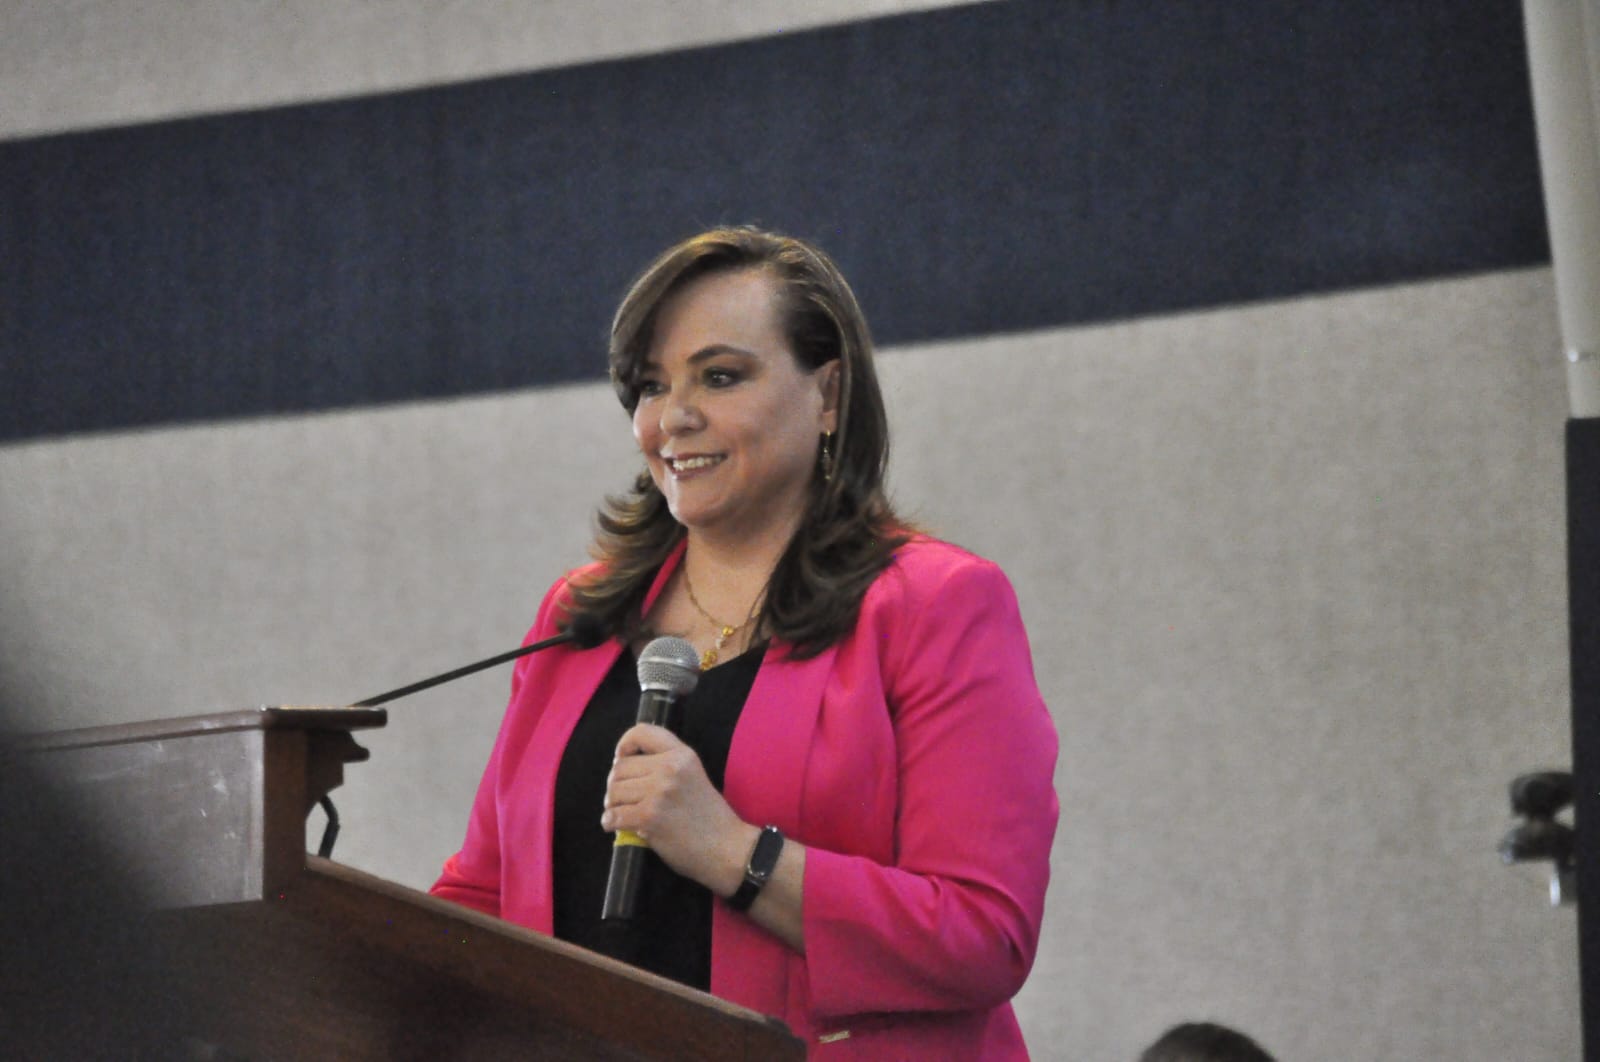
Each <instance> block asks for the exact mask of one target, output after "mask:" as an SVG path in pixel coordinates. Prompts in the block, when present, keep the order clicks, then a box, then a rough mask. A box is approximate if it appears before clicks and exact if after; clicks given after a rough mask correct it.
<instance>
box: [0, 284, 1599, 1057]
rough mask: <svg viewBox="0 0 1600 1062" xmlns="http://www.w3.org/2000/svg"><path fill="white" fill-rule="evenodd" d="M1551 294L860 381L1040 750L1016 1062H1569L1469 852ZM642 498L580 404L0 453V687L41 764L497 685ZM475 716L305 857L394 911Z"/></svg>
mask: <svg viewBox="0 0 1600 1062" xmlns="http://www.w3.org/2000/svg"><path fill="white" fill-rule="evenodd" d="M1552 297H1553V296H1552V291H1551V281H1550V275H1549V272H1548V271H1547V270H1532V271H1523V272H1514V273H1507V274H1498V275H1491V276H1484V277H1477V278H1470V279H1465V280H1454V281H1445V282H1439V283H1431V284H1423V285H1415V286H1409V287H1403V288H1394V289H1388V290H1381V291H1363V292H1356V293H1350V294H1343V295H1338V296H1331V297H1323V298H1314V299H1305V300H1298V301H1294V302H1289V303H1282V304H1274V305H1264V306H1254V307H1246V308H1236V309H1227V310H1218V311H1214V312H1208V313H1201V314H1193V315H1184V316H1180V317H1172V318H1163V319H1151V320H1144V321H1137V322H1130V323H1124V324H1116V325H1111V326H1104V327H1095V328H1085V329H1075V330H1066V331H1056V332H1047V333H1038V334H1029V335H1016V336H1009V337H1000V338H995V339H990V340H984V341H975V342H968V343H953V344H948V345H941V346H938V347H925V348H920V349H916V350H901V351H892V352H889V353H887V354H886V355H885V356H884V358H883V372H884V377H885V381H886V387H887V390H888V394H889V401H890V403H891V414H892V417H893V419H894V424H895V430H896V435H895V455H894V458H893V461H892V481H893V484H894V488H895V491H896V494H897V497H898V498H899V499H900V501H901V502H902V503H903V504H904V506H905V507H906V508H907V510H908V511H910V512H911V513H913V514H914V515H916V516H917V517H919V518H920V519H922V520H923V521H925V522H926V523H927V524H928V525H929V526H930V527H931V529H933V530H934V531H936V532H938V533H941V534H943V535H944V536H946V537H948V538H951V539H953V540H955V541H957V542H960V543H962V544H964V545H967V546H969V547H970V548H972V549H975V550H977V551H979V552H981V553H984V554H986V555H988V556H991V557H993V558H995V559H996V560H998V561H999V562H1001V563H1002V564H1003V565H1004V566H1005V568H1006V570H1007V571H1008V572H1009V573H1010V575H1011V577H1012V579H1013V581H1014V582H1015V584H1016V586H1017V588H1018V591H1019V594H1020V597H1021V601H1022V606H1023V611H1024V614H1025V616H1026V618H1027V620H1028V623H1029V629H1030V635H1031V638H1032V641H1033V650H1034V655H1035V661H1036V666H1037V670H1038V674H1039V679H1040V683H1041V685H1042V687H1043V689H1044V691H1045V694H1046V699H1047V700H1048V702H1049V703H1050V705H1051V707H1052V710H1053V712H1054V714H1055V717H1056V720H1057V724H1058V727H1059V729H1060V731H1061V735H1062V749H1063V753H1062V758H1061V763H1060V769H1059V772H1058V777H1057V784H1058V788H1059V790H1060V794H1061V798H1062V805H1063V817H1062V826H1061V832H1060V834H1059V836H1058V838H1057V842H1056V846H1055V850H1054V854H1053V864H1054V868H1055V876H1054V879H1053V882H1052V885H1051V893H1050V898H1049V910H1048V916H1047V919H1046V925H1045V936H1044V947H1043V951H1042V953H1041V955H1040V958H1039V962H1038V966H1037V969H1036V971H1035V974H1034V976H1033V978H1032V979H1031V980H1030V982H1029V984H1028V986H1027V987H1026V989H1025V990H1024V992H1023V995H1022V997H1021V1000H1020V1002H1019V1009H1020V1011H1021V1013H1022V1015H1023V1019H1024V1024H1025V1028H1026V1030H1027V1032H1028V1035H1029V1037H1030V1040H1031V1042H1032V1043H1033V1044H1034V1045H1035V1047H1036V1052H1037V1054H1038V1056H1039V1057H1041V1058H1053V1057H1072V1058H1108V1059H1109V1058H1127V1057H1133V1055H1135V1054H1136V1053H1137V1049H1138V1047H1139V1046H1140V1045H1141V1044H1142V1043H1143V1042H1146V1041H1148V1040H1149V1039H1151V1038H1153V1037H1154V1036H1155V1034H1156V1033H1157V1032H1159V1031H1160V1029H1161V1028H1162V1027H1164V1026H1165V1025H1167V1024H1170V1023H1171V1022H1174V1021H1177V1020H1180V1019H1185V1018H1194V1017H1213V1018H1219V1019H1221V1020H1224V1021H1229V1022H1233V1023H1236V1024H1238V1025H1240V1026H1241V1027H1243V1028H1246V1029H1248V1030H1251V1031H1252V1032H1254V1033H1257V1034H1259V1035H1260V1037H1261V1038H1262V1039H1263V1040H1264V1042H1266V1043H1267V1044H1268V1045H1269V1046H1271V1047H1273V1048H1274V1049H1275V1050H1277V1051H1278V1052H1280V1053H1281V1055H1282V1057H1284V1058H1286V1059H1287V1058H1294V1059H1300V1060H1318V1059H1326V1060H1329V1062H1333V1060H1338V1059H1349V1058H1407V1059H1410V1058H1418V1059H1422V1058H1428V1059H1432V1058H1452V1059H1481V1060H1484V1062H1488V1060H1499V1059H1505V1058H1513V1057H1514V1058H1519V1059H1526V1060H1542V1059H1550V1060H1555V1059H1565V1058H1571V1057H1574V1056H1575V1055H1576V1054H1577V1045H1578V1029H1577V982H1576V975H1575V965H1576V963H1575V959H1576V949H1575V941H1574V923H1573V916H1572V912H1571V911H1551V910H1548V909H1547V908H1546V907H1545V900H1544V896H1543V883H1542V881H1541V880H1540V878H1539V877H1538V875H1537V874H1535V873H1533V872H1532V871H1530V870H1521V869H1518V870H1512V869H1507V868H1503V867H1501V866H1500V865H1499V864H1498V861H1497V859H1496V856H1495V854H1494V845H1495V842H1496V841H1497V839H1498V837H1499V836H1500V834H1501V833H1502V832H1503V830H1504V829H1505V828H1506V827H1507V826H1508V825H1509V820H1508V811H1507V808H1506V803H1505V799H1506V798H1505V785H1506V783H1507V782H1508V781H1509V779H1510V778H1511V777H1512V775H1514V774H1516V773H1518V772H1519V771H1522V770H1526V769H1529V768H1533V767H1538V766H1545V765H1549V766H1561V765H1564V764H1566V763H1568V762H1569V757H1570V752H1569V751H1568V723H1567V684H1566V659H1565V653H1566V637H1565V588H1564V582H1563V580H1564V559H1563V548H1564V543H1563V526H1562V520H1563V515H1562V470H1561V457H1560V429H1561V422H1562V417H1563V415H1564V408H1563V403H1564V391H1563V378H1562V369H1561V365H1560V362H1559V360H1558V359H1556V358H1554V357H1552V356H1550V354H1549V352H1550V351H1552V350H1554V349H1555V321H1554V313H1553V303H1552ZM636 462H637V459H636V457H635V456H634V455H633V453H632V449H631V438H630V437H629V433H628V424H627V419H626V417H625V415H624V414H623V413H622V412H621V410H620V409H619V408H618V406H617V405H616V402H615V400H614V399H613V398H612V396H611V394H610V392H609V389H608V388H606V387H605V386H604V385H591V386H583V387H572V388H559V389H552V390H548V391H541V392H531V393H523V394H515V395H508V396H501V397H493V398H484V399H473V400H469V401H457V402H447V403H438V404H429V405H418V406H405V407H396V408H390V409H378V410H366V411H354V412H348V413H338V414H330V415H322V416H312V417H302V418H292V419H284V420H264V421H256V422H241V423H233V424H226V425H214V426H199V427H189V428H182V429H175V430H171V431H158V432H146V433H136V434H129V435H107V436H97V437H84V438H77V439H68V440H58V441H50V442H41V443H33V444H28V445H24V446H17V447H11V448H7V449H4V450H0V483H3V484H4V491H3V492H0V522H3V524H4V526H5V527H6V539H7V545H6V549H5V551H4V552H3V553H0V600H3V601H4V602H5V609H6V613H5V614H6V617H7V620H8V623H7V628H8V630H7V637H6V638H5V639H3V640H0V673H4V674H6V675H8V676H10V677H11V678H12V680H13V681H16V680H19V679H20V681H21V684H22V688H23V689H24V690H25V691H26V696H27V700H28V702H29V703H30V704H31V705H32V706H33V707H34V708H35V709H36V711H37V712H38V713H39V718H40V720H41V721H42V722H43V723H45V724H48V725H57V726H64V725H81V724H85V723H89V722H95V721H113V720H126V719H136V718H143V717H148V716H159V715H171V714H181V713H185V712H192V711H201V710H208V709H222V708H232V707H239V706H243V705H248V704H254V703H261V702H268V701H271V702H308V701H310V702H316V701H328V700H335V701H337V700H353V699H356V698H359V697H361V696H364V695H366V694H370V693H374V692H377V691H378V690H380V689H384V688H388V687H390V686H394V685H399V684H400V683H402V682H405V681H408V680H410V679H412V678H416V677H421V676H422V675H425V674H430V673H432V672H434V671H438V670H443V669H445V668H448V667H450V666H453V665H455V664H457V663H460V662H465V661H467V660H471V659H476V658H478V657H480V656H486V655H488V654H490V653H492V652H495V651H498V650H500V649H502V648H509V647H510V646H512V645H514V644H515V643H516V641H517V639H518V638H519V637H520V635H521V634H522V632H523V630H524V629H525V628H526V626H527V624H528V622H529V621H530V619H531V617H532V611H533V608H534V606H535V605H536V603H537V600H538V597H539V595H540V593H542V591H543V589H544V588H545V586H546V585H547V584H548V582H549V580H550V579H551V578H552V577H554V576H555V575H556V574H557V573H558V572H559V571H560V570H562V569H563V568H565V567H567V566H569V565H571V564H574V563H577V562H580V561H581V560H582V559H583V552H584V544H585V541H586V539H587V534H588V520H589V517H590V514H591V513H592V511H593V507H594V504H595V502H596V501H597V500H598V498H599V496H600V494H601V493H602V492H604V491H606V490H611V489H616V488H617V487H618V486H620V485H622V484H623V483H625V482H626V480H627V478H628V476H629V475H631V472H632V470H633V469H634V468H635V467H636ZM507 680H508V670H507V669H500V670H498V671H496V672H493V673H491V674H488V675H485V676H480V677H477V678H474V679H470V680H467V681H465V682H462V683H460V684H458V685H455V686H451V687H445V688H442V689H440V690H438V691H434V692H430V693H427V694H423V695H420V696H419V697H417V698H415V699H414V700H410V701H402V702H399V703H397V704H396V705H395V706H394V707H393V709H392V718H391V723H390V725H389V727H388V729H387V730H386V731H384V732H381V733H378V734H376V735H373V736H371V737H370V738H369V739H368V740H367V741H366V744H368V745H369V746H370V747H371V749H372V750H373V754H374V756H373V760H372V762H370V763H367V764H362V765H357V766H353V767H352V768H351V769H350V771H349V772H348V776H347V783H346V785H345V787H344V788H343V789H341V790H338V791H336V793H335V796H336V797H337V798H338V804H339V806H340V809H341V813H342V815H343V818H344V823H345V828H344V836H343V838H342V839H341V841H340V849H339V856H340V858H341V859H343V860H346V861H348V862H351V863H353V864H355V865H358V866H362V867H364V868H366V869H370V870H373V871H375V872H377V873H379V874H383V875H385V876H388V877H392V878H395V879H397V880H400V881H402V882H405V883H408V884H411V885H416V886H425V885H426V884H427V883H428V881H429V880H431V877H432V875H433V873H434V872H435V870H436V869H437V867H438V864H439V862H440V861H441V860H442V859H443V858H444V857H445V856H446V855H447V854H448V853H449V852H450V851H451V850H452V848H453V846H454V845H455V844H456V843H457V842H458V840H459V837H460V832H461V830H462V827H463V824H464V821H465V814H466V809H467V805H468V802H469V801H470V797H471V793H472V790H473V788H474V786H475V784H476V781H477V776H478V772H479V771H480V769H481V767H482V763H483V760H484V757H485V756H486V754H487V751H488V747H489V743H490V741H491V740H492V737H493V731H494V727H495V725H496V722H497V720H498V716H499V713H500V710H501V708H502V707H503V703H504V698H505V692H506V682H507ZM319 818H320V816H317V815H314V816H313V819H314V821H313V827H314V828H315V827H317V826H319V822H318V821H316V820H318V819H319ZM1061 1045H1070V1046H1071V1050H1070V1051H1066V1050H1058V1047H1060V1046H1061Z"/></svg>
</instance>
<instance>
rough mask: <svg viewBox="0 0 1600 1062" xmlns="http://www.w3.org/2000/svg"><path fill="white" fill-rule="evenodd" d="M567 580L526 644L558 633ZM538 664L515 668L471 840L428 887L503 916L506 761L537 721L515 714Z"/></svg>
mask: <svg viewBox="0 0 1600 1062" xmlns="http://www.w3.org/2000/svg"><path fill="white" fill-rule="evenodd" d="M566 585H567V584H566V580H565V579H563V580H560V581H558V582H557V583H556V584H555V585H554V586H552V587H551V588H550V589H549V591H547V592H546V593H545V596H544V600H543V601H542V602H541V603H540V605H539V613H538V617H537V618H536V619H535V620H534V624H533V627H532V629H530V630H529V631H528V634H527V637H526V638H524V639H523V644H524V645H527V644H529V643H530V642H534V641H537V640H539V639H541V638H545V637H549V636H550V634H553V633H554V631H555V622H556V613H557V609H556V608H555V604H556V602H557V601H558V600H560V599H561V597H562V593H563V591H564V590H565V588H566ZM532 666H533V658H532V657H531V656H524V657H522V658H521V659H519V660H518V661H517V663H516V666H515V667H514V668H513V669H512V671H511V700H510V702H509V703H508V705H507V708H506V712H505V715H504V716H503V718H502V720H501V723H500V731H499V733H498V734H497V735H496V737H495V742H494V748H493V750H492V751H491V752H490V753H489V764H488V766H487V767H485V768H484V771H483V778H482V779H481V780H480V781H479V782H478V793H477V796H476V797H474V799H473V801H472V811H471V813H470V814H469V816H468V818H467V835H466V839H465V840H464V841H463V842H462V844H461V850H460V851H458V852H457V853H456V854H455V855H453V856H451V857H450V858H449V859H446V860H445V863H444V869H443V871H442V872H441V873H440V874H439V880H437V881H435V882H434V883H433V886H432V887H431V888H429V889H428V892H429V893H431V894H432V895H434V896H440V897H443V898H444V899H446V900H453V901H454V902H456V903H459V904H461V905H463V906H465V907H471V908H473V909H474V910H478V911H482V912H484V913H485V914H490V915H494V916H495V917H497V918H498V917H500V816H499V778H500V761H501V758H502V756H503V755H504V752H505V745H506V740H507V736H508V734H510V733H512V732H514V731H516V730H518V729H520V728H522V727H525V726H527V725H528V723H531V720H521V719H514V718H513V716H514V713H516V712H518V711H519V709H520V710H521V711H523V712H524V713H525V712H527V711H528V710H529V709H528V708H527V707H526V706H525V702H524V701H523V700H522V698H521V697H520V696H519V694H520V693H521V691H522V684H523V682H524V681H525V680H526V678H527V674H528V670H529V669H530V668H531V667H532Z"/></svg>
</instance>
